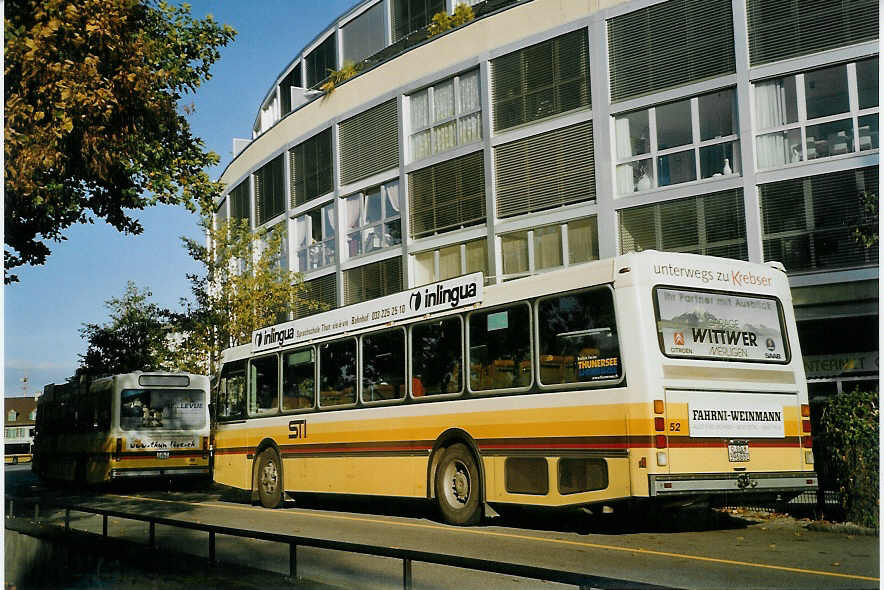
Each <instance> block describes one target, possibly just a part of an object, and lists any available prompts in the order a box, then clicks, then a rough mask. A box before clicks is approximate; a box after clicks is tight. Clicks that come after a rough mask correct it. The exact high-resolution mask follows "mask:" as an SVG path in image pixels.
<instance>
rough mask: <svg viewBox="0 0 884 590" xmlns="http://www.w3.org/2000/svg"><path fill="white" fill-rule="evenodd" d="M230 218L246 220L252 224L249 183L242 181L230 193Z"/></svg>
mask: <svg viewBox="0 0 884 590" xmlns="http://www.w3.org/2000/svg"><path fill="white" fill-rule="evenodd" d="M229 198H230V217H231V218H233V219H246V220H248V221H249V222H251V214H250V207H249V204H250V203H249V181H248V179H246V180H244V181H242V182H241V183H239V184H238V185H236V187H235V188H234V189H233V190H231V191H230V194H229Z"/></svg>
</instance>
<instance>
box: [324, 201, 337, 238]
mask: <svg viewBox="0 0 884 590" xmlns="http://www.w3.org/2000/svg"><path fill="white" fill-rule="evenodd" d="M322 213H323V217H324V218H325V225H324V226H323V228H322V239H323V240H327V239H329V238H332V237H334V235H335V225H337V224H336V223H335V207H334V205H327V206H325V207H323V208H322Z"/></svg>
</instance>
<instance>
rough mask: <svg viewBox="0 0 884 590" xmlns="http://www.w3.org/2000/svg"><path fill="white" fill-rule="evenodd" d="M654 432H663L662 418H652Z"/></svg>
mask: <svg viewBox="0 0 884 590" xmlns="http://www.w3.org/2000/svg"><path fill="white" fill-rule="evenodd" d="M654 430H656V431H657V432H663V430H665V428H664V425H663V418H662V417H660V416H657V417H656V418H654Z"/></svg>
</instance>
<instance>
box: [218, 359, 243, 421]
mask: <svg viewBox="0 0 884 590" xmlns="http://www.w3.org/2000/svg"><path fill="white" fill-rule="evenodd" d="M245 399H246V361H244V360H242V361H234V362H232V363H226V364H225V365H224V367H223V368H222V369H221V377H220V379H218V389H217V392H216V395H215V406H216V412H217V416H218V420H221V421H224V420H236V419H239V418H245V412H244V410H245Z"/></svg>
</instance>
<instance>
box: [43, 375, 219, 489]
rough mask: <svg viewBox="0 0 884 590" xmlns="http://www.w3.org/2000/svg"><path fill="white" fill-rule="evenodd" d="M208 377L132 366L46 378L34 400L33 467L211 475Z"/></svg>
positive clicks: (46, 474)
mask: <svg viewBox="0 0 884 590" xmlns="http://www.w3.org/2000/svg"><path fill="white" fill-rule="evenodd" d="M210 430H211V422H210V420H209V378H208V377H206V376H205V375H193V374H189V373H167V372H135V373H126V374H122V375H114V376H112V377H102V378H100V379H95V380H93V381H84V382H82V383H80V382H71V383H63V384H50V385H47V386H46V387H45V388H44V389H43V395H42V396H40V398H39V399H38V400H37V425H36V434H35V438H34V463H33V470H34V472H35V473H37V474H38V475H39V476H40V477H41V478H45V479H49V480H63V481H72V482H75V483H78V484H95V483H101V482H106V481H110V480H122V479H132V478H149V477H162V478H172V479H176V478H181V477H193V476H197V477H204V478H209V477H210V469H209V453H210V449H209V441H210V436H211V432H210Z"/></svg>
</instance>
